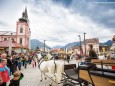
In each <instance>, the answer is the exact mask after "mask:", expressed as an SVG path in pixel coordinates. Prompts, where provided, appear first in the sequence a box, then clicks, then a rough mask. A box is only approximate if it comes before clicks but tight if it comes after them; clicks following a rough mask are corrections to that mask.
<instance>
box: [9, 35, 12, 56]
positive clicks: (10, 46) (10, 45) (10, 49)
mask: <svg viewBox="0 0 115 86" xmlns="http://www.w3.org/2000/svg"><path fill="white" fill-rule="evenodd" d="M11 52H12V33H11V38H10V43H9V55H11Z"/></svg>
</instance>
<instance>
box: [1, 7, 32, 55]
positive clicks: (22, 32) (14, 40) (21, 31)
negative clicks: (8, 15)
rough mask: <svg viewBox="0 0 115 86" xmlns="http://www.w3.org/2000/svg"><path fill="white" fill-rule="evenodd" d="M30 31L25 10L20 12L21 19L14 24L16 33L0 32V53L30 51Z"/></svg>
mask: <svg viewBox="0 0 115 86" xmlns="http://www.w3.org/2000/svg"><path fill="white" fill-rule="evenodd" d="M30 37H31V30H30V27H29V19H28V13H27V8H25V10H24V12H22V17H21V18H19V19H18V21H17V22H16V32H12V31H0V51H7V52H8V53H11V52H12V51H15V52H17V53H21V52H23V51H24V50H25V51H27V50H29V49H30Z"/></svg>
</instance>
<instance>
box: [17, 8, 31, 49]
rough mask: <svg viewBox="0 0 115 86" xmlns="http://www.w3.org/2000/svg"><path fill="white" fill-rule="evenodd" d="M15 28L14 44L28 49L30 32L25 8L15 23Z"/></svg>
mask: <svg viewBox="0 0 115 86" xmlns="http://www.w3.org/2000/svg"><path fill="white" fill-rule="evenodd" d="M16 26H17V27H16V42H17V43H19V44H21V45H23V46H24V48H26V49H30V36H31V31H30V27H29V19H28V13H27V8H25V10H24V12H23V13H22V17H21V18H19V20H18V21H17V25H16Z"/></svg>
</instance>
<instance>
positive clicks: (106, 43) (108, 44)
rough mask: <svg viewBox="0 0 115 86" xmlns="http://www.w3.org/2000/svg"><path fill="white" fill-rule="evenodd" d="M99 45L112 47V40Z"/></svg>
mask: <svg viewBox="0 0 115 86" xmlns="http://www.w3.org/2000/svg"><path fill="white" fill-rule="evenodd" d="M100 45H107V46H112V40H108V41H106V42H103V43H100Z"/></svg>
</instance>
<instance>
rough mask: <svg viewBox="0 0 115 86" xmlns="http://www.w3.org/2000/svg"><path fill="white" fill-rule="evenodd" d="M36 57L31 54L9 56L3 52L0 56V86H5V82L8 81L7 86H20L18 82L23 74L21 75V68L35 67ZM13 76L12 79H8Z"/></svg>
mask: <svg viewBox="0 0 115 86" xmlns="http://www.w3.org/2000/svg"><path fill="white" fill-rule="evenodd" d="M36 59H37V58H36V55H35V54H34V53H33V52H31V53H28V54H27V53H26V54H24V53H19V54H18V53H13V54H11V55H10V56H9V55H7V54H6V53H5V52H3V53H1V54H0V86H7V82H9V81H10V84H9V86H20V85H19V82H20V80H21V77H23V76H24V75H23V73H21V69H22V67H24V68H25V69H26V68H27V64H30V65H32V67H36V62H37V60H36ZM11 75H13V76H14V78H13V79H10V76H11Z"/></svg>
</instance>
